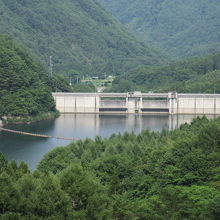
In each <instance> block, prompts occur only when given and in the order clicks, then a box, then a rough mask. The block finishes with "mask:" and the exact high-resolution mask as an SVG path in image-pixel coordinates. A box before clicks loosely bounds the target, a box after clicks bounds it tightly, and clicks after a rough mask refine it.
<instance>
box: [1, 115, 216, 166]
mask: <svg viewBox="0 0 220 220" xmlns="http://www.w3.org/2000/svg"><path fill="white" fill-rule="evenodd" d="M194 117H195V116H194V115H179V116H168V115H95V114H65V115H61V116H60V117H59V118H57V119H55V120H51V121H42V122H38V123H33V124H29V125H13V126H8V127H7V128H10V129H15V130H20V131H26V132H30V133H39V134H46V135H50V136H60V137H69V138H76V139H85V138H92V139H94V138H95V137H96V136H97V135H99V136H101V137H104V138H105V137H109V136H111V135H112V134H113V133H119V132H120V133H124V132H134V133H139V132H141V131H142V130H143V129H150V130H153V131H161V130H162V129H174V128H176V127H178V126H179V125H180V124H182V123H185V122H190V121H191V120H192V119H193V118H194ZM209 117H210V118H213V117H214V116H209ZM69 143H70V141H65V140H57V139H51V138H39V137H31V136H23V135H19V134H12V133H7V132H3V131H0V152H2V153H3V154H4V155H5V157H6V158H7V159H8V160H15V161H16V162H21V161H25V162H26V163H27V164H28V165H29V168H30V169H31V170H34V169H35V168H36V166H37V164H38V162H39V161H40V160H41V159H42V158H43V155H44V154H46V153H47V152H49V151H50V150H52V149H53V148H55V147H56V146H65V145H68V144H69Z"/></svg>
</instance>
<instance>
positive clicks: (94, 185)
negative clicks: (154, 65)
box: [0, 117, 220, 220]
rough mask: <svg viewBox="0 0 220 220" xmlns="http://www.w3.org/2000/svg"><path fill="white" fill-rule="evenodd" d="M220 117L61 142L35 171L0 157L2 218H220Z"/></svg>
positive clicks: (215, 219) (0, 207)
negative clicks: (159, 129)
mask: <svg viewBox="0 0 220 220" xmlns="http://www.w3.org/2000/svg"><path fill="white" fill-rule="evenodd" d="M219 132H220V118H217V119H214V120H211V121H209V120H208V119H207V118H205V117H203V118H197V119H194V120H193V122H192V123H191V124H190V125H189V124H184V125H182V126H181V127H180V128H179V129H177V130H173V131H167V130H164V131H162V132H161V133H157V132H150V131H147V130H146V131H142V132H141V133H140V134H139V135H135V134H128V133H125V134H123V135H120V134H119V135H112V137H110V138H109V139H102V138H100V137H97V138H96V139H95V141H92V140H90V139H87V140H85V141H76V142H73V143H71V144H70V145H69V146H67V147H58V148H56V149H54V150H53V151H51V152H50V153H48V154H47V155H45V157H44V159H43V160H42V161H41V162H40V164H39V166H38V169H37V170H36V171H34V172H33V173H31V172H30V171H29V170H28V167H27V165H25V164H24V163H21V164H20V165H16V163H15V162H7V161H6V160H5V159H4V157H3V156H2V155H0V215H1V219H13V220H16V219H19V220H20V219H24V220H25V219H33V220H35V219H36V220H40V219H54V220H55V219H80V220H82V219H118V220H119V219H120V220H122V219H125V220H127V219H146V220H151V219H152V220H164V219H173V220H177V219H178V220H179V219H187V220H204V219H209V220H217V219H219V218H220V160H219V158H220V136H219Z"/></svg>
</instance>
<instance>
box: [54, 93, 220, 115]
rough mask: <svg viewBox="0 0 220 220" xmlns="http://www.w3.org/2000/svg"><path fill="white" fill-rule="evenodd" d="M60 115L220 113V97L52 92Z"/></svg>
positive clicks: (208, 95)
mask: <svg viewBox="0 0 220 220" xmlns="http://www.w3.org/2000/svg"><path fill="white" fill-rule="evenodd" d="M53 97H54V100H55V102H56V107H57V109H58V110H59V111H60V112H61V113H105V114H114V113H119V114H134V113H136V114H198V115H201V114H220V94H178V93H175V92H169V93H141V92H132V93H53Z"/></svg>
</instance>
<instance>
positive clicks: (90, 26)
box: [0, 0, 161, 75]
mask: <svg viewBox="0 0 220 220" xmlns="http://www.w3.org/2000/svg"><path fill="white" fill-rule="evenodd" d="M0 15H1V19H0V33H7V34H9V35H10V36H12V38H13V39H15V40H16V41H18V42H19V43H22V44H23V45H24V46H25V47H27V48H29V49H30V50H32V51H33V53H35V55H36V56H38V58H39V59H40V60H41V61H43V62H44V63H45V65H48V63H49V56H53V63H54V71H55V72H60V73H63V74H64V73H65V74H70V73H76V72H77V73H81V74H84V75H85V74H90V75H93V74H97V73H99V74H103V75H104V74H114V73H121V72H124V71H126V70H129V69H131V68H134V67H136V66H138V65H140V64H144V65H152V64H158V63H159V61H161V55H160V54H159V53H158V52H157V51H155V50H153V49H152V48H149V47H146V46H145V45H144V44H143V43H140V42H138V41H137V40H136V39H135V38H134V37H133V36H132V35H131V34H129V33H128V32H127V31H126V30H125V29H124V28H123V26H122V25H121V24H119V23H118V22H117V21H116V19H114V18H113V17H112V16H110V14H108V13H107V12H106V11H105V10H104V9H102V7H100V5H98V4H97V3H95V2H93V1H92V0H62V1H59V0H54V1H50V0H39V1H29V0H22V1H21V0H0Z"/></svg>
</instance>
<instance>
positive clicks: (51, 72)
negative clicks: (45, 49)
mask: <svg viewBox="0 0 220 220" xmlns="http://www.w3.org/2000/svg"><path fill="white" fill-rule="evenodd" d="M52 58H53V57H52V56H50V64H49V76H50V77H52V75H53V63H52Z"/></svg>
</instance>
